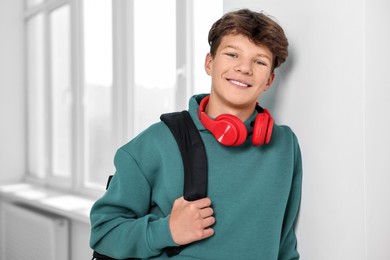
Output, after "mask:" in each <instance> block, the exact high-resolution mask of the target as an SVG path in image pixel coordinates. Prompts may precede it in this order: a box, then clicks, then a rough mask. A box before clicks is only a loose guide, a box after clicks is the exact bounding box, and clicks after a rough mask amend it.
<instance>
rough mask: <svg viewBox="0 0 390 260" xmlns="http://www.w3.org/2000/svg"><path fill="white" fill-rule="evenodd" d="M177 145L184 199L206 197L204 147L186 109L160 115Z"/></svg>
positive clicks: (191, 199)
mask: <svg viewBox="0 0 390 260" xmlns="http://www.w3.org/2000/svg"><path fill="white" fill-rule="evenodd" d="M160 119H161V120H162V121H163V122H164V123H165V124H166V125H167V126H168V127H169V129H170V130H171V132H172V134H173V136H174V137H175V139H176V142H177V144H178V146H179V150H180V153H181V157H182V160H183V166H184V190H183V196H184V199H186V200H188V201H193V200H198V199H202V198H205V197H207V157H206V151H205V147H204V144H203V141H202V138H201V137H200V134H199V131H198V129H197V128H196V126H195V123H194V121H193V120H192V118H191V116H190V114H189V113H188V111H182V112H174V113H168V114H163V115H161V117H160Z"/></svg>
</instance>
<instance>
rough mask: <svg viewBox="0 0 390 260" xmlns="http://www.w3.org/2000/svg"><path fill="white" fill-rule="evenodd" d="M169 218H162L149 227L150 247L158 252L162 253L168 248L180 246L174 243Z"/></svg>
mask: <svg viewBox="0 0 390 260" xmlns="http://www.w3.org/2000/svg"><path fill="white" fill-rule="evenodd" d="M169 217H170V216H167V217H165V218H160V219H158V220H155V221H153V222H151V223H150V226H149V237H148V240H149V246H150V247H151V248H152V249H154V250H156V251H161V250H163V249H164V248H166V247H171V246H178V244H176V243H175V242H174V241H173V238H172V235H171V231H170V229H169Z"/></svg>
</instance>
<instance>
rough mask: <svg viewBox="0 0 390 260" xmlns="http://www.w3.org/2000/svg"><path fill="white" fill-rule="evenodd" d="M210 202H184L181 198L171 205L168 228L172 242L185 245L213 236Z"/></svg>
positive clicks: (206, 200) (213, 220)
mask: <svg viewBox="0 0 390 260" xmlns="http://www.w3.org/2000/svg"><path fill="white" fill-rule="evenodd" d="M213 214H214V211H213V209H212V208H211V200H210V199H209V198H204V199H200V200H195V201H186V200H185V199H184V198H183V197H180V198H178V199H176V200H175V202H174V203H173V207H172V211H171V216H170V218H169V228H170V230H171V235H172V238H173V241H175V243H176V244H178V245H186V244H189V243H192V242H195V241H198V240H202V239H205V238H208V237H211V236H212V235H214V230H213V229H212V228H211V226H212V225H213V224H214V223H215V218H214V217H213Z"/></svg>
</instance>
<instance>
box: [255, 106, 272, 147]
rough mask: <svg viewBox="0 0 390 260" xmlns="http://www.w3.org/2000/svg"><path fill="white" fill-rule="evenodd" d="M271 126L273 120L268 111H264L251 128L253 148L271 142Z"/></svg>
mask: <svg viewBox="0 0 390 260" xmlns="http://www.w3.org/2000/svg"><path fill="white" fill-rule="evenodd" d="M264 110H265V109H264ZM273 126H274V119H273V118H272V116H271V115H270V114H269V112H268V111H266V110H265V111H264V112H263V113H260V114H258V115H257V116H256V120H255V125H254V127H253V133H252V144H253V145H255V146H260V145H263V144H268V143H269V142H270V140H271V135H272V130H273Z"/></svg>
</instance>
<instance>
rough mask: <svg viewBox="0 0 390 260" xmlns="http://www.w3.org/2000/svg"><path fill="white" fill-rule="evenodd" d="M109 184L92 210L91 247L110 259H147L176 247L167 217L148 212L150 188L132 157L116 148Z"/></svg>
mask: <svg viewBox="0 0 390 260" xmlns="http://www.w3.org/2000/svg"><path fill="white" fill-rule="evenodd" d="M114 164H115V167H116V172H115V175H114V176H113V178H112V180H111V183H110V186H109V188H108V189H107V191H106V192H105V194H104V195H103V196H102V197H101V198H100V199H99V200H97V201H96V202H95V204H94V205H93V207H92V209H91V213H90V221H91V237H90V246H91V248H92V249H94V250H95V251H97V252H98V253H100V254H104V255H107V256H110V257H113V258H118V259H123V258H130V257H136V258H149V257H152V256H157V255H159V254H161V253H162V251H163V249H164V248H166V247H169V246H176V244H175V243H174V241H173V239H172V237H171V233H170V230H169V224H168V222H169V216H166V217H158V216H156V215H154V214H150V213H149V207H150V201H151V196H150V194H151V187H150V184H149V182H148V180H147V179H146V177H145V176H144V175H143V173H142V171H141V169H140V167H139V166H138V164H137V162H136V161H135V160H134V158H133V157H132V156H131V155H130V154H129V153H128V152H126V151H124V150H122V149H119V150H118V151H117V153H116V155H115V158H114Z"/></svg>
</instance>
